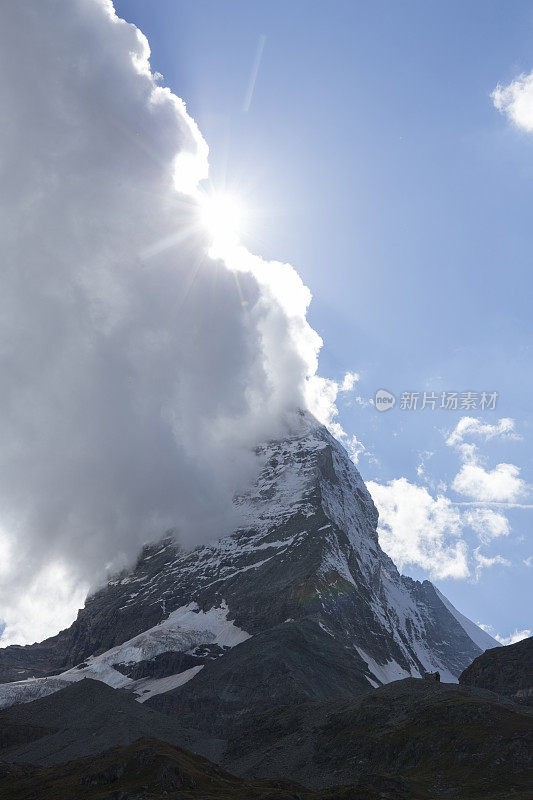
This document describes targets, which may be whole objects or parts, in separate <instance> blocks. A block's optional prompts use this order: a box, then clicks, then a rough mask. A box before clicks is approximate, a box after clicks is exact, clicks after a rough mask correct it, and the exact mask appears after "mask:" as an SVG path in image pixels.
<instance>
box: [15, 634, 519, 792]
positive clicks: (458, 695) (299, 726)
mask: <svg viewBox="0 0 533 800" xmlns="http://www.w3.org/2000/svg"><path fill="white" fill-rule="evenodd" d="M236 649H238V647H237V648H236ZM532 715H533V712H532V711H531V710H530V709H528V708H524V707H521V706H518V705H516V704H514V703H512V702H511V701H509V700H505V699H502V698H500V697H498V696H496V695H494V694H492V693H490V692H486V691H484V690H479V689H472V688H469V687H461V686H457V685H456V684H448V685H443V684H439V683H436V682H435V681H433V680H431V681H430V680H420V679H418V680H417V679H413V678H408V679H405V680H402V681H396V682H393V683H390V684H388V685H387V686H383V687H380V688H378V689H372V688H368V689H366V690H365V692H364V693H362V694H360V695H359V697H353V698H352V699H350V700H338V701H336V702H332V701H326V702H317V701H315V702H307V703H301V704H296V705H295V704H289V705H284V706H280V705H276V704H275V703H274V705H273V706H271V707H270V708H269V709H267V710H264V711H263V712H262V713H259V712H258V713H256V715H255V717H254V718H253V719H251V718H250V719H248V720H246V719H245V718H242V719H241V720H240V722H238V724H236V725H235V726H234V727H233V731H232V733H231V734H230V735H229V736H228V738H227V739H226V740H220V739H218V740H215V739H212V738H211V739H210V738H209V736H208V735H207V734H206V733H205V732H202V731H193V730H188V729H186V728H184V727H183V722H184V720H183V719H181V718H175V717H173V716H164V715H161V714H158V713H157V712H155V711H151V710H149V709H148V708H147V706H146V704H144V705H142V704H139V703H137V702H136V701H135V700H134V699H133V698H132V697H131V695H127V694H125V693H124V692H122V691H121V690H117V689H111V688H110V687H107V686H105V685H104V684H103V683H102V682H100V681H90V680H83V681H80V682H78V683H76V684H71V685H70V686H69V687H67V688H66V689H63V690H61V691H59V692H57V693H56V694H54V695H51V696H49V697H46V698H42V699H40V700H35V701H33V702H30V703H25V704H22V705H19V706H16V707H13V708H11V709H7V710H4V711H2V712H0V732H1V735H0V798H4V797H5V798H9V800H16V798H20V800H30V798H32V799H33V800H45V799H46V798H54V800H61V798H65V800H67V798H68V800H73V799H74V798H76V800H81V799H82V798H87V800H89V799H91V800H97V798H98V799H99V800H104V799H105V800H162V799H163V798H172V799H173V800H189V799H190V800H192V799H193V798H195V800H202V798H204V799H205V800H207V799H208V798H209V799H211V798H212V799H213V800H214V798H216V799H217V800H222V798H228V800H229V798H235V800H238V799H239V798H242V800H245V798H246V800H252V798H257V800H377V798H380V800H385V799H386V798H388V800H429V798H431V800H445V799H446V798H448V800H450V798H453V799H455V800H465V798H466V797H468V798H469V800H474V798H475V799H477V798H479V799H480V800H481V799H482V798H483V799H485V798H489V797H490V798H491V799H492V800H497V799H498V800H499V799H500V798H514V800H526V798H528V797H529V798H530V797H531V794H530V793H529V787H530V786H531V785H532V784H531V782H532V780H533V771H532V767H533V755H532V754H533V746H532V745H533V726H532V721H533V716H532ZM198 746H200V747H202V748H203V752H204V753H205V752H206V750H207V749H210V753H211V758H216V759H217V760H218V762H219V765H218V766H217V765H216V764H214V763H212V761H208V760H207V759H205V758H201V757H199V756H198V755H193V753H191V752H190V749H191V748H192V749H196V750H197V749H198ZM184 747H185V748H187V749H184ZM225 770H227V771H225ZM237 776H239V777H237Z"/></svg>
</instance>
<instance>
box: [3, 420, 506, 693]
mask: <svg viewBox="0 0 533 800" xmlns="http://www.w3.org/2000/svg"><path fill="white" fill-rule="evenodd" d="M257 457H258V459H260V463H261V470H260V474H259V478H258V480H257V481H256V483H255V484H254V485H253V486H252V487H251V488H250V490H249V491H248V492H247V493H245V494H244V495H242V496H240V497H238V498H236V501H235V503H236V508H237V510H238V512H239V514H240V526H239V528H238V530H236V531H235V533H234V534H233V535H231V536H229V537H226V538H223V539H220V540H219V541H217V542H215V543H214V544H212V545H204V546H202V547H198V548H196V549H195V550H193V551H191V552H182V551H180V550H179V548H178V547H177V546H176V544H175V542H174V541H173V540H172V539H171V538H167V539H165V540H163V541H161V542H160V543H158V544H156V545H151V546H148V547H146V548H145V549H144V550H143V552H142V554H141V555H140V557H139V560H138V562H137V564H136V565H135V567H134V569H133V570H132V571H131V572H129V573H124V574H122V575H119V576H117V577H116V578H114V579H113V580H111V581H110V582H109V583H108V584H107V585H106V586H105V587H104V588H103V589H101V590H100V591H98V592H96V593H95V594H93V595H92V596H91V597H89V598H88V600H87V602H86V605H85V608H83V609H82V610H81V611H80V613H79V615H78V618H77V620H76V621H75V622H74V624H73V625H72V626H71V627H70V628H69V629H67V630H65V631H62V632H61V633H60V634H58V636H56V637H53V638H52V639H49V640H47V641H45V642H42V643H40V644H36V645H32V646H29V647H17V646H12V647H8V648H5V649H3V650H0V681H1V682H2V683H3V684H4V685H2V686H0V705H3V706H8V705H10V704H12V703H14V702H21V701H24V700H28V699H31V698H32V697H38V696H42V695H44V694H47V693H50V692H53V691H57V690H58V689H60V688H62V687H64V686H66V685H68V684H69V683H70V682H72V681H76V680H79V679H81V678H83V677H92V678H96V679H99V680H103V681H105V682H106V683H108V684H109V685H111V686H113V687H118V688H124V689H125V690H127V691H130V692H131V693H132V694H133V695H134V696H136V697H138V698H139V699H140V700H141V701H143V700H148V699H150V698H152V697H155V696H157V695H161V694H163V693H165V692H166V691H169V690H175V689H176V688H177V687H179V686H182V685H184V684H185V683H187V685H189V683H188V682H189V681H190V686H191V689H192V687H193V686H194V685H195V684H197V685H198V687H199V691H203V689H201V687H202V686H204V684H205V683H206V678H202V671H203V670H205V671H206V673H205V674H206V676H208V675H209V674H210V673H211V672H212V670H213V669H215V668H216V669H218V666H216V667H215V666H214V665H215V664H216V665H218V664H220V665H222V663H223V662H224V661H225V659H227V658H228V657H229V655H228V654H230V653H231V651H232V648H234V647H239V648H241V650H240V652H241V653H242V652H243V645H246V648H247V649H245V650H244V652H246V653H248V655H247V667H246V668H247V669H251V668H252V667H251V662H252V661H253V663H254V664H255V665H256V667H257V668H258V669H259V671H260V670H261V668H262V667H261V665H262V660H263V654H262V650H261V642H262V641H264V642H265V643H266V642H270V644H269V645H268V646H269V647H272V646H275V644H273V643H272V639H273V637H274V638H275V637H279V642H281V641H282V640H285V639H286V638H287V637H288V638H289V639H290V635H289V631H290V630H291V629H288V631H287V632H286V633H284V632H283V628H282V626H284V625H288V626H291V625H292V626H293V631H294V635H296V634H297V633H298V635H299V636H300V637H301V636H303V637H304V638H305V637H306V636H307V633H306V632H305V631H306V630H307V628H306V627H305V626H306V625H307V626H309V625H310V626H311V628H312V630H313V634H312V638H313V639H314V644H313V646H312V647H308V648H307V650H305V648H304V650H303V651H302V653H304V652H305V653H306V655H305V658H306V659H307V662H308V663H307V665H304V664H301V665H300V666H301V667H302V669H303V673H298V671H297V672H295V673H293V675H294V681H295V683H298V680H299V677H298V675H300V674H305V673H306V670H307V671H309V670H311V671H312V670H313V669H314V665H313V663H312V662H313V661H314V660H315V659H316V660H317V661H320V660H322V661H324V659H326V655H327V654H328V653H329V656H328V658H329V659H330V661H331V651H335V653H336V661H337V662H338V663H339V664H344V663H345V662H346V666H345V669H346V670H347V671H348V672H349V674H350V677H349V679H346V680H344V679H343V678H342V677H341V676H337V678H338V680H337V678H335V676H334V675H333V672H332V679H331V681H330V686H331V696H332V697H338V691H339V689H340V686H341V683H342V682H344V685H345V686H346V692H347V696H349V695H351V694H353V692H354V690H355V688H361V687H371V686H374V687H376V686H379V685H381V684H384V683H387V682H389V681H391V680H396V679H399V678H404V677H410V676H413V677H417V676H421V675H422V674H423V673H424V672H425V671H434V670H439V671H440V672H441V675H442V678H443V680H448V681H455V680H457V678H458V676H459V675H460V674H461V672H462V671H463V670H464V669H465V667H467V666H468V665H469V664H470V663H471V662H472V660H473V659H474V658H475V657H476V656H478V655H480V653H481V652H482V651H483V650H484V649H485V648H486V647H491V646H493V645H494V644H495V642H494V640H492V639H491V637H490V636H488V635H487V634H485V633H484V632H483V631H481V630H480V629H479V628H478V627H477V626H475V625H474V624H473V623H471V622H470V621H469V620H466V618H465V617H463V616H462V615H460V614H459V613H458V612H457V611H456V610H455V609H454V608H453V606H451V604H450V603H449V601H447V600H446V598H444V597H443V596H442V595H441V594H440V593H439V592H438V591H437V590H436V589H435V587H434V586H433V585H432V584H431V583H430V582H429V581H424V582H423V583H420V582H418V581H414V580H411V579H410V578H406V577H404V576H401V575H400V574H399V573H398V570H397V569H396V567H395V566H394V564H393V562H392V561H391V559H390V558H389V557H388V556H387V555H386V554H385V553H384V552H383V551H382V549H381V547H380V545H379V542H378V535H377V530H376V525H377V512H376V509H375V507H374V504H373V502H372V499H371V497H370V495H369V493H368V491H367V489H366V487H365V485H364V483H363V481H362V479H361V476H360V475H359V473H358V471H357V469H356V468H355V466H354V465H353V463H352V462H351V460H350V459H349V457H348V455H347V453H346V452H345V450H344V449H343V447H342V446H341V445H340V444H339V443H338V442H337V441H336V440H335V439H334V438H333V437H332V436H331V435H330V434H329V433H328V432H327V430H326V429H325V428H324V427H322V426H320V425H319V424H318V423H317V422H316V420H314V419H313V418H312V417H311V416H310V415H309V414H304V413H302V414H299V415H297V416H296V418H295V420H294V423H293V426H292V432H291V434H290V435H289V436H288V437H286V438H284V439H281V440H279V441H272V442H268V443H266V444H264V445H263V446H261V447H259V448H258V450H257ZM261 637H266V638H261ZM254 640H255V641H254ZM280 649H282V647H281V646H280V647H278V648H277V650H278V652H279V651H280ZM254 653H255V655H254ZM302 657H303V656H302ZM334 660H335V659H334ZM348 662H349V666H348ZM220 668H221V669H222V666H220ZM271 680H272V681H275V676H271ZM6 682H9V683H6ZM326 683H327V682H326ZM250 690H251V691H252V689H250ZM306 691H307V690H306V689H305V688H302V686H296V685H295V692H296V695H297V696H298V697H300V696H301V695H302V694H304V695H306ZM307 695H308V697H307V699H320V697H319V696H317V697H314V696H313V692H312V691H311V692H310V693H309V692H307ZM248 700H249V702H250V703H253V695H251V696H250V697H249V698H248Z"/></svg>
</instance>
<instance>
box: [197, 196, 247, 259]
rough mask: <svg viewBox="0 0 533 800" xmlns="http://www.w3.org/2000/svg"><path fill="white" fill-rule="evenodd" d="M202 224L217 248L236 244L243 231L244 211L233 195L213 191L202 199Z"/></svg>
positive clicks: (220, 248) (221, 248)
mask: <svg viewBox="0 0 533 800" xmlns="http://www.w3.org/2000/svg"><path fill="white" fill-rule="evenodd" d="M201 220H202V224H203V225H204V226H205V228H206V230H207V231H208V232H209V235H210V236H211V238H212V241H213V247H214V248H215V249H216V250H223V249H225V248H228V247H231V246H235V245H236V244H237V242H238V240H239V234H240V232H241V227H242V221H243V212H242V208H241V206H240V205H239V203H238V202H237V201H236V200H235V198H233V197H231V195H227V194H219V193H216V194H215V193H213V194H209V195H206V196H205V197H204V198H203V199H202V210H201Z"/></svg>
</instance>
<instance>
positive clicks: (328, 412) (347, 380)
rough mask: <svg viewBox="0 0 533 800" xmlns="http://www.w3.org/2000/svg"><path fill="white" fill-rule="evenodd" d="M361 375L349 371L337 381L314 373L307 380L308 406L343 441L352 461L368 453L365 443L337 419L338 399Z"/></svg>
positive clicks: (357, 460)
mask: <svg viewBox="0 0 533 800" xmlns="http://www.w3.org/2000/svg"><path fill="white" fill-rule="evenodd" d="M358 380H359V375H358V374H357V373H356V372H347V373H346V375H345V376H344V378H343V379H342V381H340V382H337V381H334V380H331V379H329V378H321V377H320V376H319V375H312V376H311V377H310V378H309V379H308V381H307V406H308V408H309V409H310V411H312V413H313V414H314V415H315V417H316V418H317V419H318V420H319V421H320V422H322V424H323V425H326V426H327V428H328V429H329V430H330V432H331V433H332V434H333V436H335V437H336V438H337V439H338V440H339V442H342V444H343V445H344V447H345V448H346V450H347V451H348V455H349V456H350V458H351V459H352V461H353V462H354V463H355V464H357V463H359V456H360V455H361V454H362V453H365V454H366V455H368V456H369V457H371V453H368V451H367V449H366V447H365V445H364V444H363V443H362V442H360V441H359V439H358V438H357V436H356V435H355V434H354V435H351V436H350V435H349V434H348V433H346V431H345V430H344V428H343V427H342V425H341V424H340V422H339V421H338V419H337V416H338V413H339V412H338V408H337V405H336V400H337V397H338V395H339V392H349V391H351V390H352V389H353V387H354V385H355V383H356V381H358Z"/></svg>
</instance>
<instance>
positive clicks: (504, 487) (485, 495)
mask: <svg viewBox="0 0 533 800" xmlns="http://www.w3.org/2000/svg"><path fill="white" fill-rule="evenodd" d="M452 489H454V490H455V491H456V492H458V493H459V494H462V495H464V496H466V497H471V498H472V499H474V500H487V501H495V502H509V503H512V502H514V501H516V500H517V499H518V498H519V497H520V496H521V495H523V494H524V493H525V491H526V484H525V481H523V480H522V478H520V468H519V467H516V466H515V465H514V464H498V465H497V466H496V467H494V469H492V470H486V469H485V468H484V467H482V466H481V465H480V464H463V466H462V467H461V469H460V470H459V472H458V474H457V475H456V476H455V478H454V479H453V481H452Z"/></svg>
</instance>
